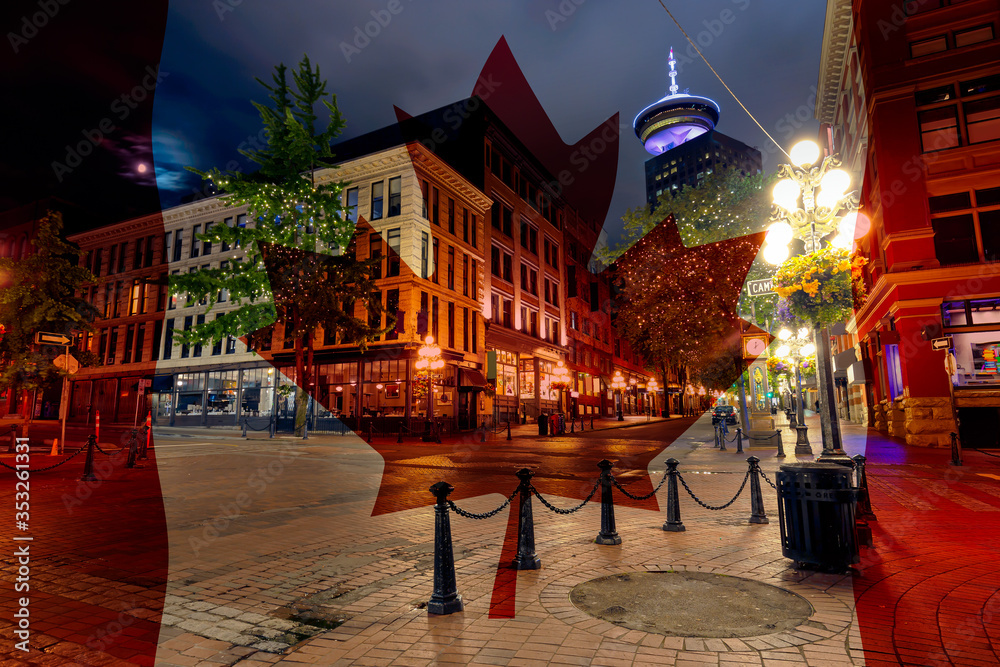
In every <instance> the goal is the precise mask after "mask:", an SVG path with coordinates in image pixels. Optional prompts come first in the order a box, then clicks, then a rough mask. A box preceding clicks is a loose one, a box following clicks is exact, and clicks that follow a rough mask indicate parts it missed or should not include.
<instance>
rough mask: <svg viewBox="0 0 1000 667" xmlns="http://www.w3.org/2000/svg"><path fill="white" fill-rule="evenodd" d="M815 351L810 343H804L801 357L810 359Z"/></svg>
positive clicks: (814, 347)
mask: <svg viewBox="0 0 1000 667" xmlns="http://www.w3.org/2000/svg"><path fill="white" fill-rule="evenodd" d="M815 351H816V346H815V345H813V344H812V343H806V344H805V345H803V346H802V354H803V356H806V357H811V356H812V355H813V352H815Z"/></svg>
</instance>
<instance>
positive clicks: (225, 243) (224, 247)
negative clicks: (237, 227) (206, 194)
mask: <svg viewBox="0 0 1000 667" xmlns="http://www.w3.org/2000/svg"><path fill="white" fill-rule="evenodd" d="M222 224H223V225H225V226H226V227H229V228H230V229H232V228H233V219H232V218H226V219H225V220H223V221H222ZM222 252H229V242H228V241H223V242H222Z"/></svg>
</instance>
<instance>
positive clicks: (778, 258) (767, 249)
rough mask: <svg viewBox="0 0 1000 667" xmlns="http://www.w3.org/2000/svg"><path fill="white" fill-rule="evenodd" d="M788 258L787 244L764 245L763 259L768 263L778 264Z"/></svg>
mask: <svg viewBox="0 0 1000 667" xmlns="http://www.w3.org/2000/svg"><path fill="white" fill-rule="evenodd" d="M786 259H788V246H782V245H770V244H768V245H766V246H764V261H766V262H767V263H768V264H774V265H778V264H781V263H782V262H784V261H785V260H786Z"/></svg>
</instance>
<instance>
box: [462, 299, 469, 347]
mask: <svg viewBox="0 0 1000 667" xmlns="http://www.w3.org/2000/svg"><path fill="white" fill-rule="evenodd" d="M462 350H463V351H464V352H468V351H469V309H468V308H462Z"/></svg>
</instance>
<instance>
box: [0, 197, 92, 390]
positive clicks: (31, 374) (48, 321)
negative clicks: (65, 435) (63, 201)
mask: <svg viewBox="0 0 1000 667" xmlns="http://www.w3.org/2000/svg"><path fill="white" fill-rule="evenodd" d="M62 228H63V222H62V215H61V214H60V213H58V212H56V211H49V212H48V213H47V215H46V216H45V217H44V218H43V219H42V220H41V221H40V222H39V228H38V233H37V235H36V237H35V239H34V240H33V241H32V244H33V245H34V246H35V252H34V254H32V255H29V256H28V257H24V258H21V259H20V260H16V261H15V260H13V259H10V258H5V259H0V287H2V289H0V323H2V324H3V326H4V328H5V330H6V332H5V333H4V335H3V336H2V337H0V364H2V372H0V389H4V390H6V389H8V388H11V387H19V388H21V389H42V388H45V387H48V386H51V385H52V384H53V383H55V382H57V381H59V380H60V378H61V377H62V373H63V371H61V370H60V369H58V368H56V367H55V366H53V365H52V358H53V357H54V356H55V354H59V353H61V351H62V348H51V346H44V347H41V348H39V346H36V345H35V344H34V337H35V333H36V332H38V331H48V332H53V333H65V334H70V333H72V332H74V331H92V330H93V327H92V326H91V324H90V323H91V322H92V321H93V320H94V318H95V317H96V316H97V310H96V309H95V308H93V306H91V305H90V304H89V303H87V302H86V301H85V300H83V299H81V298H78V297H77V296H76V295H77V294H78V293H80V289H81V287H82V286H83V285H84V284H86V283H96V282H99V281H98V279H97V278H95V277H94V275H93V274H92V273H91V272H90V271H89V270H88V269H86V268H85V267H82V266H80V265H79V261H80V258H81V257H82V256H83V255H84V254H85V253H84V252H83V251H81V250H80V249H78V248H77V247H76V246H74V245H72V244H70V243H68V242H67V241H64V240H63V239H62V237H61V232H62ZM56 350H58V351H56ZM53 352H54V353H55V354H53Z"/></svg>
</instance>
